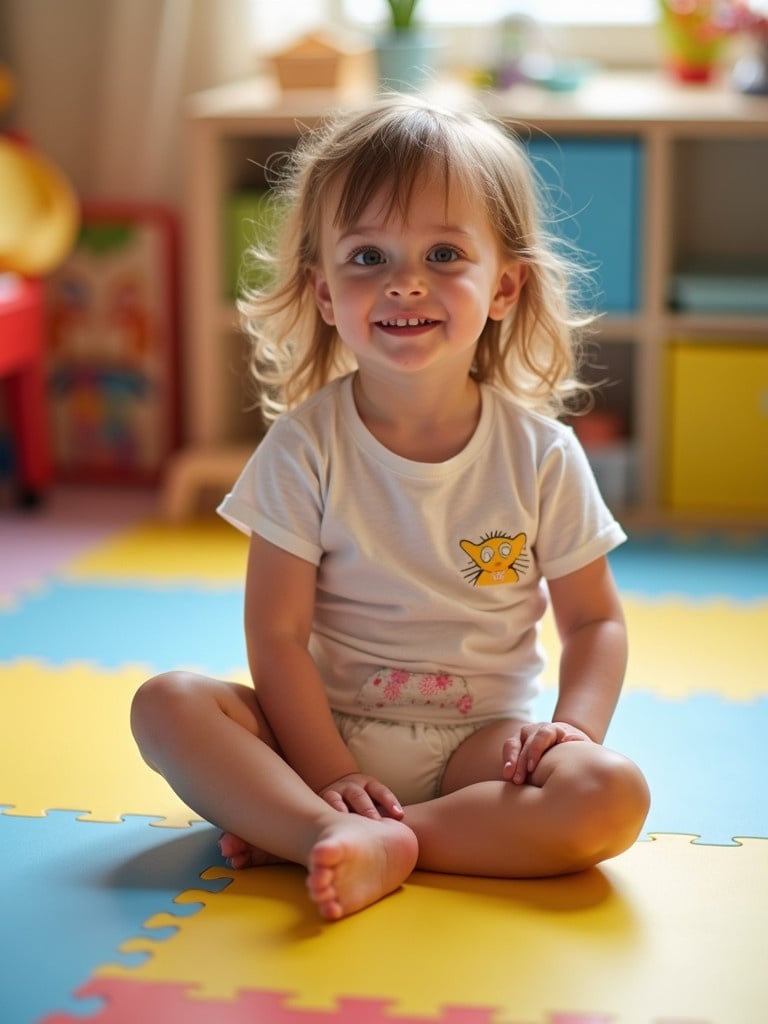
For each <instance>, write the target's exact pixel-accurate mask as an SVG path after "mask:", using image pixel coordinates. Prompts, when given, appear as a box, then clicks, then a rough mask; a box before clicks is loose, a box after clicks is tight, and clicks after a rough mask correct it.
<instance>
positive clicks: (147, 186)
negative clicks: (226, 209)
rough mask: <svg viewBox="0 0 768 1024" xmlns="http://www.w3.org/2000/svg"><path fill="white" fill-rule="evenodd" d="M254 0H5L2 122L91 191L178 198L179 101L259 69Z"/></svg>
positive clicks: (92, 195) (89, 194)
mask: <svg viewBox="0 0 768 1024" xmlns="http://www.w3.org/2000/svg"><path fill="white" fill-rule="evenodd" d="M252 4H253V0H66V2H62V0H5V2H4V5H3V12H2V13H3V18H4V24H3V29H4V36H5V38H4V42H3V54H2V58H3V60H4V61H5V62H6V63H7V64H8V65H10V69H11V71H12V72H13V74H14V75H15V77H16V81H17V86H18V92H17V98H16V101H15V103H14V107H13V110H12V111H11V113H10V115H6V118H5V120H6V123H10V125H11V126H12V127H13V128H15V129H18V130H20V131H22V132H24V133H25V134H27V135H28V136H29V137H30V138H31V140H32V142H33V143H34V144H35V145H36V146H37V147H38V149H40V150H41V151H42V152H43V153H45V154H46V155H47V156H48V157H49V158H51V159H52V160H54V161H55V162H56V163H57V165H58V166H59V167H60V168H61V169H62V170H63V171H64V172H65V173H66V174H67V175H68V176H69V177H70V179H71V180H72V182H73V184H74V185H75V187H76V188H77V190H78V192H79V193H80V195H81V196H82V197H84V198H86V199H124V200H145V201H156V202H177V201H178V198H179V193H180V188H181V180H182V176H183V166H182V159H183V151H182V128H183V110H184V98H185V97H186V96H187V95H188V94H190V93H191V92H194V91H197V90H199V89H204V88H208V87H210V86H214V85H217V84H221V83H223V82H227V81H232V80H234V79H237V78H243V77H247V76H248V75H249V74H253V73H254V71H255V68H256V62H257V58H256V55H255V52H254V46H253V39H252V10H251V7H252Z"/></svg>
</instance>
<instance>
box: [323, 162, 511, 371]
mask: <svg viewBox="0 0 768 1024" xmlns="http://www.w3.org/2000/svg"><path fill="white" fill-rule="evenodd" d="M337 194H338V193H337ZM388 199H389V195H388V192H387V190H383V191H382V193H380V194H378V195H377V196H375V197H374V199H373V200H372V202H371V203H370V204H369V206H368V207H367V208H366V209H365V210H364V211H363V213H362V214H361V216H360V219H359V221H358V223H356V224H352V225H350V226H348V227H341V226H338V225H334V224H333V220H332V217H330V216H329V217H326V218H325V219H324V227H323V234H322V238H321V245H320V263H319V266H317V267H316V268H315V270H314V272H313V284H314V290H315V298H316V301H317V305H318V308H319V310H320V314H321V316H322V317H323V319H324V320H325V322H326V323H327V324H331V325H334V326H335V327H336V329H337V331H338V333H339V336H340V337H341V339H342V341H344V342H345V344H346V345H347V346H348V347H349V348H350V349H351V350H352V352H353V353H354V354H355V356H356V357H357V361H358V365H359V366H360V368H361V370H364V369H365V368H366V366H376V367H377V368H379V369H383V368H384V367H387V368H389V369H390V370H397V371H401V372H413V371H417V370H427V369H429V368H430V367H434V366H436V365H438V364H440V365H446V361H448V362H453V363H454V364H455V365H456V366H457V367H461V372H462V373H468V372H469V368H470V366H471V364H472V359H473V356H474V351H475V347H476V345H477V341H478V339H479V337H480V333H481V331H482V330H483V328H484V326H485V323H486V320H487V319H488V318H489V317H490V318H491V319H494V320H500V319H502V318H503V317H504V316H505V315H506V313H507V312H508V311H509V309H510V307H511V306H512V305H513V304H514V303H515V301H516V300H517V298H518V296H519V294H520V289H521V288H522V286H523V284H524V282H525V276H526V268H525V266H524V265H523V264H521V263H520V262H519V261H517V260H512V259H508V258H503V257H502V254H501V253H500V251H499V244H498V241H497V239H496V237H495V234H494V231H493V228H492V226H491V223H490V220H489V218H488V214H487V212H486V209H485V206H484V204H483V202H482V201H481V200H480V199H479V198H476V197H475V196H473V195H469V194H467V190H464V189H461V188H458V187H457V188H453V189H451V190H450V192H449V194H448V196H447V197H446V194H445V188H444V185H443V182H442V180H441V179H440V178H438V177H435V176H425V177H424V178H423V180H421V181H419V182H417V184H416V187H415V188H414V190H413V194H412V197H411V202H410V206H409V209H408V211H407V215H406V216H403V215H402V214H401V213H400V212H399V211H398V210H397V209H394V210H392V211H391V212H390V211H389V210H388V206H389V203H388Z"/></svg>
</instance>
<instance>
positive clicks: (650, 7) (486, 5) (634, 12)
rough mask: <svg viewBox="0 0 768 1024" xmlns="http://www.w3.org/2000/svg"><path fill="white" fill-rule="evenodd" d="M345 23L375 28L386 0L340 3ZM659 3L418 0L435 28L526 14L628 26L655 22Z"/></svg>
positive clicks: (420, 10) (421, 15) (420, 12)
mask: <svg viewBox="0 0 768 1024" xmlns="http://www.w3.org/2000/svg"><path fill="white" fill-rule="evenodd" d="M338 4H339V6H340V8H341V11H342V13H343V16H344V18H345V20H347V21H349V22H350V23H352V24H355V23H357V24H359V25H372V24H378V23H381V22H383V21H386V19H387V4H386V0H338ZM657 6H658V5H657V2H656V0H621V3H618V4H609V3H606V2H605V0H580V2H579V3H574V0H472V3H467V0H419V7H418V15H419V18H420V19H421V20H422V21H425V22H431V23H432V24H436V25H437V24H443V25H457V24H462V23H463V24H467V23H472V24H479V23H482V22H492V21H499V20H500V19H501V18H504V17H507V16H509V15H512V14H523V15H528V16H529V17H532V18H535V19H537V20H539V21H543V22H561V23H563V24H582V25H589V24H593V25H595V24H600V25H626V24H638V23H650V22H653V21H655V20H656V15H657Z"/></svg>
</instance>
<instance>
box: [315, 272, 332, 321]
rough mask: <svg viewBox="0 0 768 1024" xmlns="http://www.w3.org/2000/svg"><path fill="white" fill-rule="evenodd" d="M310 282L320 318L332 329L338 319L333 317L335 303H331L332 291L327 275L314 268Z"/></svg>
mask: <svg viewBox="0 0 768 1024" xmlns="http://www.w3.org/2000/svg"><path fill="white" fill-rule="evenodd" d="M309 280H310V282H311V284H312V291H313V292H314V294H315V302H316V303H317V308H318V310H319V312H320V316H321V317H322V318H323V320H324V321H325V323H327V324H328V325H329V326H330V327H333V326H335V324H336V319H335V317H334V315H333V302H332V301H331V290H330V288H329V287H328V282H327V281H326V279H325V275H324V274H323V272H322V270H320V269H319V268H318V267H313V268H312V270H310V272H309Z"/></svg>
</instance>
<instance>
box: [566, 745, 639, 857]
mask: <svg viewBox="0 0 768 1024" xmlns="http://www.w3.org/2000/svg"><path fill="white" fill-rule="evenodd" d="M589 762H590V763H589V764H588V765H583V766H582V769H583V770H582V772H581V773H580V774H579V777H578V778H577V779H575V780H574V787H575V789H576V793H575V794H574V796H575V799H574V802H573V808H574V816H573V819H572V822H571V825H572V841H573V844H574V853H575V855H576V857H577V859H578V860H580V861H581V862H582V863H583V866H585V867H586V866H590V865H593V864H597V863H599V862H600V861H602V860H607V859H608V858H610V857H615V856H617V854H619V853H622V852H623V851H624V850H626V849H628V848H629V847H630V846H631V845H632V843H634V842H635V840H636V839H637V837H638V835H639V834H640V830H641V829H642V826H643V823H644V821H645V819H646V816H647V814H648V808H649V806H650V794H649V791H648V784H647V783H646V781H645V778H644V776H643V774H642V772H641V771H640V769H639V768H638V767H637V765H636V764H634V762H633V761H630V760H629V758H627V757H624V756H623V755H621V754H617V753H615V752H614V751H612V750H607V749H606V748H604V747H597V748H596V749H595V751H594V756H593V757H591V758H590V759H589Z"/></svg>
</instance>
